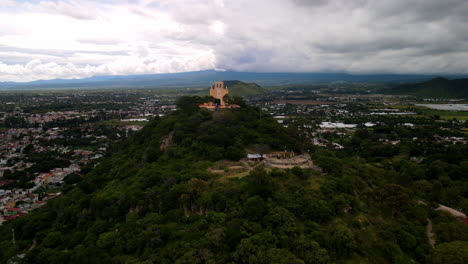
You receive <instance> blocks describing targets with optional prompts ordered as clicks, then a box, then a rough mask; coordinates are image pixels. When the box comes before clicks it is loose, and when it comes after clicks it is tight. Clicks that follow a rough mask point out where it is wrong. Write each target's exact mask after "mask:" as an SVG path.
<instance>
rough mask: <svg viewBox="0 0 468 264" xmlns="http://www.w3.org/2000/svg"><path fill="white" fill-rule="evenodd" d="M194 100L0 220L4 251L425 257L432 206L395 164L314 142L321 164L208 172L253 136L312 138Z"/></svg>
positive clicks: (50, 256)
mask: <svg viewBox="0 0 468 264" xmlns="http://www.w3.org/2000/svg"><path fill="white" fill-rule="evenodd" d="M200 100H202V99H201V98H196V97H183V98H181V99H180V100H179V101H178V107H179V109H180V110H178V111H175V112H173V113H171V114H170V115H168V116H166V117H163V118H156V119H155V120H152V121H150V122H149V124H148V125H146V126H145V127H144V128H143V129H142V130H141V131H140V132H139V133H138V134H137V135H135V136H133V137H131V138H130V139H128V140H127V141H126V142H125V143H124V144H122V145H121V146H120V150H119V151H117V152H116V153H115V154H113V155H112V157H111V158H109V159H108V160H106V161H104V162H102V163H101V164H99V165H98V166H97V167H95V168H94V169H93V170H92V171H91V172H90V173H88V174H87V175H86V176H85V177H84V179H83V180H82V181H81V182H80V183H78V184H77V185H76V186H74V187H73V186H69V187H67V188H65V189H64V195H63V196H61V197H58V198H55V199H53V200H50V201H48V202H47V204H46V205H45V206H43V207H41V208H39V209H37V210H35V211H33V212H31V213H30V214H29V215H27V216H23V217H20V218H17V219H15V220H12V221H8V222H7V223H5V224H4V225H3V226H1V227H0V262H2V263H7V262H8V261H9V260H10V261H12V260H14V259H15V258H16V262H17V263H177V264H182V263H249V264H263V263H265V264H267V263H280V264H283V263H284V264H290V263H291V264H292V263H297V264H301V263H304V264H312V263H416V261H417V262H420V263H422V262H426V260H427V256H429V255H430V254H431V252H432V251H431V248H430V247H429V245H428V244H427V242H426V234H425V225H426V219H427V217H428V214H429V211H430V210H429V207H428V206H426V205H424V204H421V203H417V202H416V199H415V198H414V193H413V192H412V191H411V189H407V188H405V187H403V186H400V185H398V184H395V183H394V179H395V178H398V177H400V176H399V174H398V173H397V172H395V171H393V170H392V169H389V168H388V166H389V164H390V163H388V164H384V163H382V165H378V166H374V165H371V164H368V163H366V162H365V161H364V159H362V158H360V159H359V158H355V157H352V156H349V155H344V156H341V157H340V156H338V155H337V154H335V153H333V152H328V151H324V150H315V152H314V153H313V158H314V162H316V164H318V165H319V166H321V167H322V168H323V169H324V171H325V172H326V174H321V173H318V172H315V171H310V170H302V169H300V168H297V167H296V168H294V169H289V170H266V169H264V168H263V167H261V166H257V167H255V168H254V169H253V170H251V171H250V173H249V174H248V175H247V176H245V177H240V178H236V177H233V178H226V177H223V175H222V174H214V173H210V172H209V171H208V169H209V168H211V167H213V166H214V165H215V162H216V161H219V160H226V159H229V160H239V159H240V158H242V157H244V156H245V151H244V149H245V148H247V147H250V146H253V145H255V144H262V145H268V146H269V147H270V149H273V150H275V149H276V150H285V149H287V150H294V151H296V152H299V151H300V147H299V146H302V148H305V149H311V150H314V148H310V146H307V145H304V142H302V141H301V140H302V139H303V138H302V137H299V136H298V134H297V133H298V132H297V131H296V130H294V129H292V128H284V127H282V126H281V125H279V124H278V123H277V122H276V121H275V120H274V119H273V118H271V117H269V116H268V115H266V114H264V113H263V112H261V111H260V110H259V109H257V108H254V107H248V106H244V107H242V108H239V109H232V110H222V111H217V112H210V111H208V110H205V109H199V108H198V104H199V103H200ZM291 127H293V126H291ZM356 135H357V136H359V135H360V133H356ZM356 140H357V139H356ZM356 140H354V141H353V142H354V143H356V142H357V144H359V142H360V141H356ZM359 140H364V139H359ZM354 143H353V144H354ZM409 165H412V164H409ZM413 166H417V165H413ZM412 171H414V169H412V170H410V173H412ZM418 179H419V178H418ZM428 184H429V183H426V184H420V185H423V186H422V187H420V188H421V189H422V190H424V191H425V190H426V189H425V188H426V187H427V185H428ZM439 185H440V187H437V188H436V189H435V190H436V191H437V192H438V193H439V192H440V188H442V185H441V184H440V183H439ZM439 185H437V186H439ZM418 186H419V185H418ZM428 188H430V187H428ZM459 224H460V225H462V224H461V223H459ZM453 227H456V228H459V227H458V226H455V225H454V226H453ZM12 229H14V231H15V238H16V244H12V243H11V234H12V231H11V230H12ZM453 230H455V229H453ZM460 230H461V229H460ZM454 233H457V234H458V233H461V232H458V231H454ZM458 240H462V239H458ZM445 241H447V242H448V241H449V239H448V238H445ZM465 246H466V242H457V244H450V243H448V244H447V245H446V246H444V247H440V248H437V250H439V251H440V253H439V254H440V261H439V262H432V263H449V262H443V261H444V260H445V259H447V256H448V255H447V252H449V251H450V250H451V251H450V252H453V251H457V252H459V250H458V248H463V247H465ZM18 254H25V256H24V258H19V257H18ZM463 254H464V253H463ZM463 254H460V253H458V255H457V257H459V256H461V257H462V258H463V257H464V256H465V255H463ZM14 256H16V257H14ZM437 256H438V255H437ZM449 257H450V256H449ZM454 263H455V262H454ZM460 263H462V262H460Z"/></svg>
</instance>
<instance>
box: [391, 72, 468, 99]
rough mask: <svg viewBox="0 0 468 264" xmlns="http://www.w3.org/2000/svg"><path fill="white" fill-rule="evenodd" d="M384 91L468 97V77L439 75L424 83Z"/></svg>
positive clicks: (435, 96)
mask: <svg viewBox="0 0 468 264" xmlns="http://www.w3.org/2000/svg"><path fill="white" fill-rule="evenodd" d="M384 92H385V93H389V94H405V95H416V96H421V97H426V98H468V79H455V80H448V79H445V78H442V77H439V78H435V79H432V80H430V81H426V82H422V83H411V84H402V85H398V86H396V87H394V88H391V89H386V90H384Z"/></svg>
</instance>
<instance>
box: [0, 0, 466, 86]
mask: <svg viewBox="0 0 468 264" xmlns="http://www.w3.org/2000/svg"><path fill="white" fill-rule="evenodd" d="M467 14H468V1H466V0H443V1H442V0H380V1H375V0H352V1H350V0H128V1H123V0H121V1H120V0H116V1H111V0H94V1H87V0H64V1H59V0H46V1H41V0H18V1H14V0H0V81H31V80H37V79H52V78H81V77H87V76H93V75H115V74H118V75H126V74H150V73H163V72H184V71H195V70H203V69H219V70H237V71H256V72H347V73H451V74H459V73H462V74H467V73H468V15H467Z"/></svg>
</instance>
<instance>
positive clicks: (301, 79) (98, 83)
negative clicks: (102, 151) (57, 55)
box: [0, 70, 466, 90]
mask: <svg viewBox="0 0 468 264" xmlns="http://www.w3.org/2000/svg"><path fill="white" fill-rule="evenodd" d="M435 77H438V76H437V75H415V74H408V75H402V74H368V75H351V74H346V73H268V72H266V73H258V72H237V71H216V70H203V71H193V72H181V73H161V74H148V75H115V76H92V77H87V78H83V79H53V80H38V81H32V82H0V89H3V90H5V89H8V90H28V89H48V88H154V87H161V86H166V87H167V86H180V85H190V86H206V85H209V84H211V83H213V81H215V80H242V81H248V82H256V83H258V84H260V85H285V84H310V83H332V82H354V83H356V82H375V83H407V82H420V81H426V80H430V79H433V78H435ZM445 77H447V78H461V77H464V76H462V75H450V76H445ZM465 77H466V76H465Z"/></svg>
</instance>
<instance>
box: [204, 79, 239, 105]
mask: <svg viewBox="0 0 468 264" xmlns="http://www.w3.org/2000/svg"><path fill="white" fill-rule="evenodd" d="M227 94H229V90H228V88H227V86H225V85H224V82H215V83H214V84H213V85H212V86H211V87H210V96H211V97H213V98H215V99H216V100H215V101H216V102H207V103H203V104H201V105H200V107H201V108H205V109H209V110H217V109H225V108H239V107H240V106H239V105H236V104H228V103H226V102H224V100H223V99H224V96H225V95H227Z"/></svg>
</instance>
